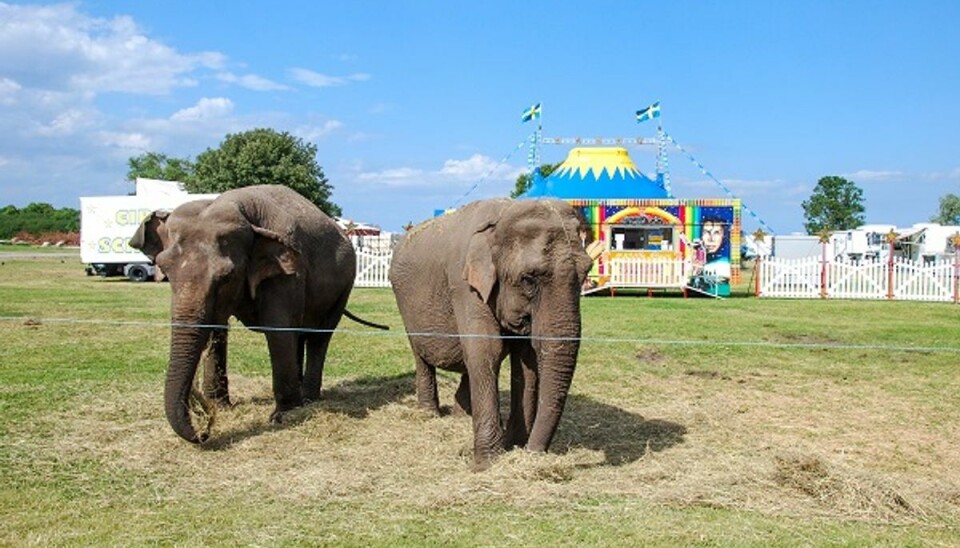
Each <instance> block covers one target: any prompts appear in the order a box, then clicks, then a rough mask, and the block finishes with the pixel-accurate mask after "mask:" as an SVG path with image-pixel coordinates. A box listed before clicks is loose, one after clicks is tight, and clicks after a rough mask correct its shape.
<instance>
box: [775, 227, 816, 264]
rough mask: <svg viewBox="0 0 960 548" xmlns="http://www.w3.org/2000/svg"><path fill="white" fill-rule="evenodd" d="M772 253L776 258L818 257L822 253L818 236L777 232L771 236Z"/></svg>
mask: <svg viewBox="0 0 960 548" xmlns="http://www.w3.org/2000/svg"><path fill="white" fill-rule="evenodd" d="M772 247H773V249H772V251H773V253H772V255H773V256H774V257H776V258H778V259H803V258H805V257H819V256H820V255H821V254H822V253H823V248H822V247H821V245H820V238H818V237H817V236H809V235H807V234H796V233H795V234H778V235H775V236H773V246H772Z"/></svg>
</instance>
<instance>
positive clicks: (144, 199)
mask: <svg viewBox="0 0 960 548" xmlns="http://www.w3.org/2000/svg"><path fill="white" fill-rule="evenodd" d="M136 188H137V191H136V192H137V193H136V195H133V196H95V197H86V198H80V260H81V261H83V262H84V263H85V264H86V265H87V267H86V271H87V274H88V275H91V276H93V275H99V276H126V277H127V278H129V279H131V280H133V281H137V282H142V281H145V280H149V279H152V278H154V276H155V273H156V268H155V267H154V265H153V264H152V263H151V262H150V259H148V258H147V257H146V256H145V255H144V254H142V253H140V252H139V251H138V250H136V249H133V248H132V247H130V238H132V237H133V235H134V233H136V231H137V228H138V227H139V226H140V223H141V222H142V221H143V219H144V218H146V216H147V215H149V214H150V212H152V211H154V210H157V209H174V208H176V207H177V206H179V205H180V204H183V203H186V202H189V201H192V200H203V199H213V198H215V197H216V196H217V195H216V194H188V193H187V192H185V191H184V190H183V187H182V185H181V184H180V183H178V182H175V181H156V180H153V179H137V186H136Z"/></svg>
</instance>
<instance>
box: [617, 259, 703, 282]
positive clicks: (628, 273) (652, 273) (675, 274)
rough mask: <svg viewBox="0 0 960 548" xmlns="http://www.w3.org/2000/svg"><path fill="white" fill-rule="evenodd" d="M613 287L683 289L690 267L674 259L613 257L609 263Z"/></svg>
mask: <svg viewBox="0 0 960 548" xmlns="http://www.w3.org/2000/svg"><path fill="white" fill-rule="evenodd" d="M607 272H609V274H610V281H609V282H608V283H607V285H609V286H611V287H683V286H685V285H687V279H688V278H689V273H688V272H689V265H688V264H687V263H685V262H684V261H683V260H682V259H675V258H672V257H657V256H645V257H629V256H619V257H612V258H611V259H610V261H609V263H607Z"/></svg>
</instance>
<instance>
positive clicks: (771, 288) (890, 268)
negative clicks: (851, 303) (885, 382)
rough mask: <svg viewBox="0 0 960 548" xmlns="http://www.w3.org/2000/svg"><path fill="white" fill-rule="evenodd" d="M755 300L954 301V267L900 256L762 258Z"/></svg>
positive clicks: (956, 293)
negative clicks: (853, 259)
mask: <svg viewBox="0 0 960 548" xmlns="http://www.w3.org/2000/svg"><path fill="white" fill-rule="evenodd" d="M756 275H757V276H758V279H757V282H756V283H757V295H758V296H759V297H778V298H796V299H819V298H829V299H896V300H907V301H942V302H957V300H958V286H957V282H958V276H960V272H958V268H957V266H956V265H954V264H950V263H931V264H922V263H918V262H915V261H911V260H909V259H903V258H900V257H897V258H895V259H894V260H893V261H892V262H887V261H862V262H845V261H837V260H830V259H828V260H827V261H825V262H824V261H823V259H821V258H820V257H805V258H802V259H778V258H776V257H770V258H765V259H763V260H761V261H759V264H758V266H757V272H756Z"/></svg>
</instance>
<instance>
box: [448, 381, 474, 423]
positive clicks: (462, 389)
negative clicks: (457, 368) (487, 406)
mask: <svg viewBox="0 0 960 548" xmlns="http://www.w3.org/2000/svg"><path fill="white" fill-rule="evenodd" d="M453 413H454V414H455V415H470V414H472V413H473V409H472V407H471V405H470V375H468V374H467V373H464V374H463V375H461V376H460V386H458V387H457V393H456V394H454V396H453Z"/></svg>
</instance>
